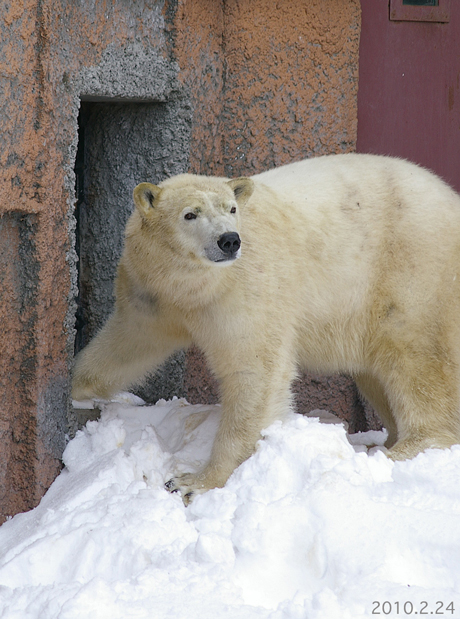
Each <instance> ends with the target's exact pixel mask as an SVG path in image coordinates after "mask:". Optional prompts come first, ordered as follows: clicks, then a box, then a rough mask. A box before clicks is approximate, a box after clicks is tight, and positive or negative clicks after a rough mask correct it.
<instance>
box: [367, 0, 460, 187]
mask: <svg viewBox="0 0 460 619" xmlns="http://www.w3.org/2000/svg"><path fill="white" fill-rule="evenodd" d="M439 3H440V4H441V6H440V10H441V9H442V15H443V16H444V18H445V15H446V14H445V9H446V3H445V2H442V1H441V0H439ZM392 4H393V6H392V9H393V13H392V20H390V6H389V0H361V6H362V29H361V42H360V65H359V90H358V141H357V150H358V152H370V153H380V154H387V155H393V156H399V157H404V158H406V159H410V160H411V161H415V162H417V163H420V164H422V165H424V166H426V167H428V168H430V169H432V170H434V171H435V172H436V173H438V174H439V175H440V176H442V177H443V178H444V179H445V180H446V181H447V182H449V183H450V184H451V185H453V186H454V187H455V188H456V189H457V191H460V1H459V0H453V2H451V3H449V4H448V5H447V7H448V9H449V15H448V18H449V21H443V22H436V21H394V17H395V15H396V16H398V13H394V9H395V7H396V8H398V7H397V4H399V5H400V8H399V9H398V10H399V11H400V12H399V15H401V14H404V16H405V17H406V18H407V16H408V17H409V19H411V12H412V13H413V15H414V18H416V19H419V18H420V17H418V18H417V17H416V15H418V16H420V14H423V12H424V10H422V11H421V10H420V6H411V5H410V4H409V2H407V0H392ZM401 7H402V9H401ZM426 13H427V15H428V14H429V15H431V17H430V19H432V18H433V17H432V16H433V11H432V10H431V9H430V10H429V11H427V12H426ZM440 14H441V13H440ZM422 17H423V15H422Z"/></svg>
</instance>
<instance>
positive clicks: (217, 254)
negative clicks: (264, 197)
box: [133, 174, 254, 265]
mask: <svg viewBox="0 0 460 619" xmlns="http://www.w3.org/2000/svg"><path fill="white" fill-rule="evenodd" d="M253 190H254V183H253V181H252V180H251V179H249V178H237V179H234V180H230V181H227V180H225V179H219V178H210V177H205V176H195V175H191V174H182V175H179V176H175V177H173V178H171V179H169V180H167V181H165V182H163V183H162V184H161V186H157V185H153V184H152V183H141V184H140V185H137V187H136V188H135V189H134V194H133V195H134V203H135V205H136V208H137V210H138V212H139V214H140V216H141V218H142V223H143V225H144V226H148V228H149V229H150V230H152V232H153V233H154V235H155V237H156V238H157V239H158V238H159V239H160V240H161V241H162V242H163V243H165V244H167V246H168V248H169V249H170V250H171V249H172V250H173V252H174V253H176V254H178V253H179V254H181V255H182V256H183V257H187V258H188V259H190V258H193V259H194V260H199V261H201V262H204V263H206V264H208V265H228V264H231V263H232V262H233V261H234V260H235V259H237V258H239V257H240V255H241V243H242V241H241V238H240V226H241V214H240V209H241V208H242V207H243V206H244V205H245V203H246V202H247V200H248V199H249V197H250V196H251V194H252V192H253Z"/></svg>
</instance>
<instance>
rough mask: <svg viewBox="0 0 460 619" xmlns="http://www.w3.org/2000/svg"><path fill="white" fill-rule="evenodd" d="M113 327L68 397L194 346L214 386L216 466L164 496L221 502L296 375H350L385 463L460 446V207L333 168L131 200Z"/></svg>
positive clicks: (368, 167) (402, 165) (417, 176)
mask: <svg viewBox="0 0 460 619" xmlns="http://www.w3.org/2000/svg"><path fill="white" fill-rule="evenodd" d="M134 202H135V206H136V209H135V211H134V213H133V214H132V216H131V218H130V219H129V221H128V224H127V227H126V240H125V248H124V253H123V256H122V258H121V261H120V264H119V268H118V275H117V279H116V304H115V310H114V313H113V315H112V316H111V318H110V319H109V320H108V322H107V323H106V325H105V326H104V327H103V329H102V330H101V331H100V332H99V334H98V335H97V336H96V337H95V339H94V340H93V341H92V342H91V343H90V344H89V345H88V346H87V347H86V348H85V349H84V350H83V351H82V352H81V353H80V354H79V355H78V357H77V361H76V366H75V371H74V377H73V397H74V398H75V399H85V398H92V397H103V398H108V397H110V396H111V395H112V394H113V393H114V392H116V391H118V390H120V389H124V388H127V387H128V386H129V385H131V384H133V383H135V382H136V381H139V379H141V378H142V377H143V376H144V375H145V374H146V373H147V372H150V371H151V370H152V369H153V368H155V367H156V366H158V365H159V364H161V363H162V362H163V361H164V360H165V359H166V358H167V357H168V356H169V355H170V354H171V353H173V352H174V351H175V350H177V349H181V348H185V347H188V346H189V345H190V344H191V343H194V344H196V345H197V346H198V347H199V348H201V350H202V351H203V352H204V353H205V355H206V358H207V362H208V363H209V365H210V367H211V369H212V371H213V373H214V374H215V376H216V377H217V379H218V381H219V384H220V392H221V400H222V418H221V422H220V427H219V430H218V433H217V437H216V439H215V443H214V446H213V451H212V455H211V459H210V461H209V463H208V464H207V466H206V467H205V468H204V469H203V470H202V471H201V472H200V473H198V474H185V475H180V476H177V477H175V478H173V479H172V480H170V481H169V482H168V483H167V487H168V489H169V490H171V491H180V492H181V493H182V496H183V498H184V502H185V503H187V502H189V501H190V500H191V498H192V497H193V495H194V494H196V493H201V492H204V491H206V490H207V489H210V488H214V487H219V486H223V485H224V484H225V482H226V480H227V479H228V477H229V476H230V475H231V473H232V471H233V470H234V469H235V468H236V467H237V466H238V465H239V464H240V463H241V462H243V461H244V460H245V459H246V458H248V457H249V456H250V455H251V453H252V452H253V450H254V448H255V445H256V442H257V440H258V439H259V437H260V432H261V430H262V429H263V428H264V427H266V426H268V425H269V424H270V423H272V422H273V421H274V420H275V419H277V418H280V417H282V416H283V414H284V413H285V412H286V411H287V410H289V409H290V407H291V405H292V394H291V383H292V381H293V379H294V378H295V377H296V373H297V371H298V368H299V367H302V368H306V369H309V370H313V371H315V372H318V373H319V372H323V373H329V374H330V373H334V372H346V373H348V374H350V375H351V376H353V377H354V379H355V380H356V383H357V385H358V388H359V389H360V391H361V393H362V394H363V396H364V397H366V398H367V399H368V400H369V402H370V403H371V404H372V405H373V406H374V407H375V409H376V410H377V412H378V413H379V414H380V416H381V418H382V421H383V423H384V425H385V426H386V428H387V429H388V433H389V435H388V440H387V443H386V446H387V447H388V448H389V452H388V455H389V456H390V457H391V458H393V459H405V458H412V457H414V456H415V455H416V454H418V453H419V452H421V451H423V450H425V449H427V448H430V447H437V448H447V447H450V446H451V445H453V444H455V443H459V442H460V410H459V408H460V395H459V386H460V197H459V196H458V195H457V194H456V193H455V192H454V191H453V190H452V189H451V188H449V187H448V186H447V185H446V184H445V183H444V182H443V181H442V180H440V179H439V178H437V177H436V176H434V175H433V174H432V173H430V172H428V171H426V170H424V169H422V168H420V167H417V166H416V165H414V164H411V163H408V162H406V161H402V160H398V159H393V158H388V157H381V156H375V155H357V154H346V155H331V156H325V157H319V158H316V159H309V160H305V161H300V162H297V163H292V164H290V165H286V166H283V167H280V168H275V169H274V170H271V171H268V172H264V173H262V174H258V175H256V176H253V177H252V178H237V179H234V180H228V179H225V178H215V177H204V176H195V175H189V174H184V175H179V176H176V177H173V178H170V179H168V180H166V181H164V182H162V183H161V184H160V185H159V186H156V185H153V184H150V183H141V184H140V185H138V186H137V187H136V188H135V190H134Z"/></svg>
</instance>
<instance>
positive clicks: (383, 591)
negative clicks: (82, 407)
mask: <svg viewBox="0 0 460 619" xmlns="http://www.w3.org/2000/svg"><path fill="white" fill-rule="evenodd" d="M219 414H220V411H219V407H218V406H192V405H189V404H187V402H185V401H184V400H177V399H174V400H172V401H169V402H164V401H161V402H159V403H158V404H157V405H155V406H135V405H133V403H132V402H129V401H128V402H127V403H123V402H121V403H120V402H118V403H109V404H106V405H104V406H102V414H101V418H100V420H98V421H89V422H88V423H87V424H86V427H85V428H84V429H83V430H82V431H79V432H78V433H77V435H76V436H75V438H74V439H73V440H71V441H70V442H69V443H68V445H67V448H66V450H65V453H64V464H65V468H64V469H63V471H62V473H61V474H60V476H59V477H58V478H57V479H56V481H55V482H54V484H53V485H52V486H51V488H50V489H49V491H48V493H47V494H46V495H45V497H44V498H43V500H42V501H41V503H40V505H39V506H38V507H37V508H36V509H34V510H33V511H31V512H28V513H24V514H19V515H17V516H15V517H14V518H12V519H11V520H9V521H7V522H6V523H5V524H3V525H2V526H1V527H0V617H1V618H2V619H6V618H8V619H13V618H14V619H86V618H90V619H106V618H107V619H118V618H120V619H127V618H136V619H144V618H145V619H166V618H171V619H255V618H261V617H262V618H267V619H268V618H269V619H335V618H337V619H348V618H349V619H358V618H359V617H373V616H374V615H376V616H384V615H386V616H390V617H401V616H409V615H415V614H418V615H423V614H433V615H435V614H437V615H443V616H444V617H457V618H458V617H460V483H459V481H460V446H455V447H453V448H452V449H449V450H430V451H427V452H425V453H423V454H420V455H419V456H417V457H416V458H415V459H413V460H412V461H406V462H397V463H394V462H391V461H390V460H388V459H387V457H386V456H385V454H384V448H383V447H372V448H369V449H368V447H366V445H375V444H377V445H382V444H383V442H384V438H385V437H384V433H383V432H372V433H365V434H358V435H351V436H349V437H347V434H346V429H345V428H344V426H343V425H342V424H334V423H323V422H320V420H319V419H318V417H316V415H318V416H319V417H321V418H322V421H326V422H327V421H331V419H330V417H331V416H330V415H327V414H323V413H322V412H317V413H315V412H313V413H312V414H311V415H310V416H308V417H304V416H301V415H296V414H294V413H292V414H291V415H290V416H289V417H288V418H287V419H286V420H285V421H284V422H283V423H281V422H277V423H275V424H273V425H272V426H271V427H269V428H268V429H267V430H266V431H264V433H263V437H262V439H261V440H260V441H259V443H258V445H257V450H256V452H255V454H254V455H253V456H252V457H251V458H250V459H249V460H248V461H246V462H245V463H243V464H242V465H241V466H240V467H239V468H238V469H237V470H236V471H235V472H234V474H233V475H232V477H231V478H230V479H229V481H228V483H227V484H226V486H225V488H221V489H216V490H212V491H209V492H207V493H206V494H203V495H200V496H198V497H197V498H196V499H195V500H194V502H193V503H192V504H191V505H190V506H189V507H184V505H183V503H182V500H181V497H180V496H179V495H178V494H169V493H168V492H167V491H166V490H165V489H164V483H165V481H167V480H168V479H169V477H170V476H171V474H172V473H173V472H177V471H178V470H179V471H181V470H182V471H190V470H195V469H197V468H198V467H199V466H200V465H201V464H202V463H203V462H204V461H205V460H206V459H207V458H208V456H209V454H210V450H211V445H212V441H213V437H214V435H215V432H216V428H217V424H218V420H219Z"/></svg>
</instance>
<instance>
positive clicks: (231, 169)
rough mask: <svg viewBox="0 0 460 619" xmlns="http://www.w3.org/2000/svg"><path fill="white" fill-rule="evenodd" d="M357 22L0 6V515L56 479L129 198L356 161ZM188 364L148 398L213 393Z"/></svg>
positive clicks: (343, 10)
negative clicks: (78, 366)
mask: <svg viewBox="0 0 460 619" xmlns="http://www.w3.org/2000/svg"><path fill="white" fill-rule="evenodd" d="M287 4H289V6H287ZM359 25H360V10H359V0H350V1H349V2H347V3H343V2H342V0H310V1H309V2H308V3H305V2H304V1H303V0H293V1H292V2H290V3H283V2H280V3H273V2H272V1H268V0H253V1H252V2H245V1H238V0H226V2H223V0H221V1H220V0H193V1H190V0H177V1H174V0H170V1H169V2H163V1H157V0H136V2H133V0H110V2H109V1H108V0H107V1H105V0H103V1H101V2H99V1H97V2H96V1H94V0H74V1H73V2H71V3H70V2H68V1H66V0H24V1H23V2H15V1H14V0H5V2H3V3H1V5H0V175H1V176H0V320H1V323H2V326H3V331H2V338H1V340H0V364H1V366H0V400H1V404H2V406H1V408H0V435H1V441H2V443H1V450H2V451H1V458H0V520H2V519H4V518H5V517H6V516H8V515H11V514H13V513H16V512H18V511H22V510H25V509H29V508H31V507H33V506H34V505H35V504H36V503H37V501H38V500H39V499H40V497H41V496H42V494H43V493H44V492H45V491H46V489H47V488H48V486H49V485H50V483H51V482H52V480H53V479H54V477H55V475H56V474H57V472H58V471H59V468H60V455H61V453H62V449H63V447H64V443H65V433H66V432H72V431H74V430H75V427H76V419H75V418H74V417H73V415H72V412H71V411H70V410H69V409H68V406H67V403H68V387H69V378H68V377H69V369H70V367H71V363H72V358H73V352H74V347H75V330H74V325H75V315H76V309H77V303H78V306H79V312H78V321H79V322H78V325H77V326H78V338H77V347H78V346H81V345H82V344H83V343H84V341H85V339H87V338H88V337H90V336H91V334H92V333H94V330H95V329H97V327H98V326H99V325H100V324H101V322H102V321H103V320H104V319H105V317H106V316H107V313H108V312H109V311H110V307H111V304H112V293H111V281H112V277H113V273H114V268H115V263H116V260H117V257H118V255H119V253H120V251H121V239H122V229H123V226H124V222H125V220H126V218H127V216H128V214H129V212H130V210H131V208H132V204H131V192H132V189H133V187H134V185H135V184H136V183H137V182H140V181H143V180H152V181H154V182H159V181H160V180H161V179H162V178H164V177H166V176H168V175H170V174H175V173H178V172H181V171H184V170H187V169H189V170H190V171H193V172H201V173H206V174H227V175H231V176H233V175H240V174H251V173H254V172H259V171H261V170H263V169H266V168H268V167H271V166H273V165H279V164H281V163H286V162H288V161H290V160H292V159H301V158H303V157H306V156H311V155H315V154H322V153H327V152H343V151H347V150H353V149H354V147H355V142H356V92H357V69H358V40H359ZM79 125H80V126H79ZM77 155H78V156H77ZM75 171H77V177H78V183H77V188H78V191H76V175H75ZM76 242H77V243H78V245H77V248H76V245H75V243H76ZM76 249H78V251H79V253H80V254H81V262H80V265H79V267H78V268H77V252H76ZM79 288H80V295H78V290H79ZM183 366H184V359H183V356H182V357H180V356H179V357H178V358H176V359H175V360H173V361H172V362H171V364H170V365H169V367H168V368H167V369H165V370H163V374H162V375H160V377H159V378H158V377H157V379H156V381H154V382H153V383H152V384H151V385H150V386H149V387H148V388H147V391H148V393H150V395H151V397H156V396H157V395H161V394H164V395H166V396H169V395H171V394H172V392H174V391H176V392H177V391H182V393H186V394H189V395H190V397H192V396H193V393H195V394H196V397H197V398H199V399H205V400H206V394H208V397H209V394H210V393H211V392H213V390H214V396H215V389H216V386H215V385H213V383H212V380H211V379H210V378H209V376H206V377H205V376H204V368H203V362H202V359H201V358H200V357H199V356H198V353H196V351H192V352H191V353H190V354H189V355H188V359H187V362H186V370H185V374H184V371H183ZM350 389H352V387H350ZM179 395H180V393H179ZM211 396H212V393H211ZM355 399H356V398H355ZM352 400H353V397H352V398H351V400H350V402H351V401H352ZM342 401H344V400H343V398H342ZM352 408H353V407H351V408H350V407H348V406H347V411H348V413H349V412H350V410H352Z"/></svg>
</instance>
